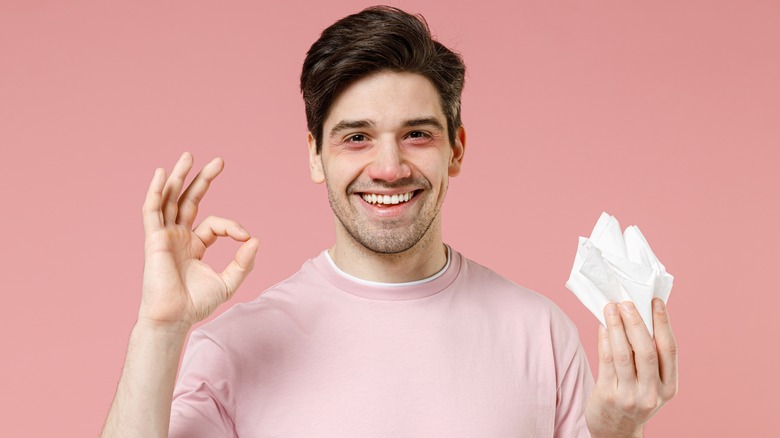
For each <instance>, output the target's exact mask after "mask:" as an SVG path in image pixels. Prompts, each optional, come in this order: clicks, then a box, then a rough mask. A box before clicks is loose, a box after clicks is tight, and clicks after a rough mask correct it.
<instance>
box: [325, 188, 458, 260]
mask: <svg viewBox="0 0 780 438" xmlns="http://www.w3.org/2000/svg"><path fill="white" fill-rule="evenodd" d="M326 181H327V179H326ZM419 182H422V181H419ZM326 185H327V183H326ZM420 185H423V186H424V187H425V188H424V190H423V193H426V192H430V189H431V184H430V182H428V181H427V180H425V181H424V184H417V186H420ZM399 186H400V185H399ZM351 187H352V185H350V187H349V188H348V189H347V193H354V191H353V190H352V189H351ZM389 187H390V186H385V187H384V188H389ZM443 190H444V191H446V187H445V188H444V189H443ZM366 191H370V190H366ZM441 195H442V196H444V192H442V194H441ZM342 196H345V197H346V198H345V200H346V201H345V202H342V201H340V196H339V195H338V194H337V193H336V192H335V191H334V190H332V189H331V187H330V186H329V185H328V202H329V203H330V208H331V210H333V214H334V215H335V216H336V218H337V219H338V220H339V222H340V223H341V226H342V227H343V228H344V229H345V230H346V231H347V233H349V235H350V236H351V237H352V239H353V240H354V241H355V242H357V243H358V244H360V245H361V246H363V247H364V248H366V249H367V250H369V251H372V252H375V253H378V254H388V255H389V254H400V253H403V252H405V251H408V250H409V249H411V248H413V247H414V246H415V245H417V244H418V243H419V242H420V241H421V240H423V238H424V237H425V236H426V235H427V234H428V231H429V230H430V229H431V226H432V225H433V223H434V222H435V220H436V218H437V217H438V216H439V211H440V210H441V205H436V206H435V208H433V209H432V210H430V211H421V212H420V213H419V214H418V215H417V216H416V217H415V218H414V219H413V220H412V222H411V223H410V224H409V225H408V226H400V224H399V223H398V222H400V221H382V223H379V224H377V223H373V222H371V221H370V220H366V218H365V217H364V216H362V215H360V214H358V211H357V207H355V206H354V205H352V203H351V202H349V199H350V197H351V196H354V195H349V194H345V195H342ZM359 202H362V201H359Z"/></svg>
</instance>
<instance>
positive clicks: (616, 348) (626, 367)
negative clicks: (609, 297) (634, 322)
mask: <svg viewBox="0 0 780 438" xmlns="http://www.w3.org/2000/svg"><path fill="white" fill-rule="evenodd" d="M604 319H605V320H606V322H607V332H608V335H609V346H610V348H611V349H612V360H613V362H614V365H615V374H616V375H617V377H618V386H620V385H627V384H631V383H636V369H635V368H634V353H633V351H632V350H631V344H629V342H628V337H627V336H626V331H625V329H624V327H623V320H622V318H621V317H620V312H619V310H618V305H617V304H615V303H609V304H607V305H606V307H604Z"/></svg>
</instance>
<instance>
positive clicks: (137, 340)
mask: <svg viewBox="0 0 780 438" xmlns="http://www.w3.org/2000/svg"><path fill="white" fill-rule="evenodd" d="M187 332H188V330H187V328H185V327H179V328H164V327H154V326H151V325H148V324H144V323H142V322H138V323H136V325H135V327H133V331H132V332H131V333H130V341H129V345H128V347H127V357H126V359H125V366H124V369H123V370H122V376H121V378H120V380H119V385H118V387H117V391H116V396H115V397H114V402H113V403H112V405H111V410H110V411H109V413H108V418H107V419H106V424H105V427H104V429H103V433H102V435H101V436H102V437H104V438H107V437H167V436H168V425H169V422H170V417H171V400H172V398H173V387H174V384H175V382H176V373H177V371H178V367H179V359H180V357H181V352H182V349H183V348H184V341H185V339H186V337H187Z"/></svg>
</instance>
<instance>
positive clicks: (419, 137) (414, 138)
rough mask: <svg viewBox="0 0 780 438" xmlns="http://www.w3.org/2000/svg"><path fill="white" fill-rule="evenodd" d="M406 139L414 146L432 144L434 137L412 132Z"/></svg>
mask: <svg viewBox="0 0 780 438" xmlns="http://www.w3.org/2000/svg"><path fill="white" fill-rule="evenodd" d="M406 139H407V140H409V141H410V142H411V143H412V144H425V143H428V142H430V141H431V140H432V139H433V137H432V136H431V134H428V133H427V132H424V131H412V132H410V133H408V134H407V135H406Z"/></svg>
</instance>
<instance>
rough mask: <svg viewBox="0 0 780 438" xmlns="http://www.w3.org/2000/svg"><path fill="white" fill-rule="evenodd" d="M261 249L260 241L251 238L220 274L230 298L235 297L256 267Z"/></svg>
mask: <svg viewBox="0 0 780 438" xmlns="http://www.w3.org/2000/svg"><path fill="white" fill-rule="evenodd" d="M259 247H260V241H259V240H257V239H256V238H251V239H249V240H247V241H246V242H244V244H243V245H241V247H240V248H238V251H237V252H236V257H235V258H234V259H233V261H232V262H230V264H229V265H228V266H227V268H225V270H224V271H222V273H221V274H219V276H220V277H222V281H224V282H225V285H226V286H227V294H228V297H231V296H233V294H234V293H235V292H236V290H237V289H238V287H239V286H241V283H243V282H244V280H245V279H246V277H247V276H248V275H249V273H250V272H252V269H253V268H254V267H255V256H256V255H257V249H258V248H259Z"/></svg>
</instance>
